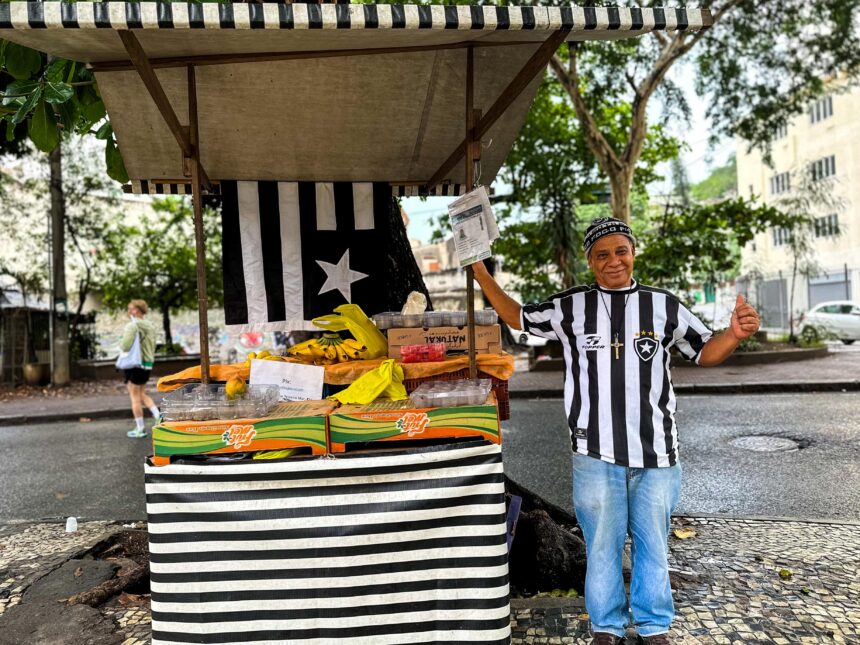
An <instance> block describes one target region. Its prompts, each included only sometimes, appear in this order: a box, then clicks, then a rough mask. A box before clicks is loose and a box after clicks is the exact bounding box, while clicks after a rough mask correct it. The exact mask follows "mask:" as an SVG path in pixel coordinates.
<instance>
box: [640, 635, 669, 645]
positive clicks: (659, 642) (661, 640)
mask: <svg viewBox="0 0 860 645" xmlns="http://www.w3.org/2000/svg"><path fill="white" fill-rule="evenodd" d="M639 639H640V640H641V642H642V643H645V645H672V641H670V640H669V634H654V635H653V636H640V637H639Z"/></svg>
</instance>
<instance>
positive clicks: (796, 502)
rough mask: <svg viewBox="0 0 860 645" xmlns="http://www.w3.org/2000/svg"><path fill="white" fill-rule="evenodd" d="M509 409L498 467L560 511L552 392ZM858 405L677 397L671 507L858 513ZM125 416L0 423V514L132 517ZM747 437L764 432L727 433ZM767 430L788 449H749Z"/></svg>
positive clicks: (133, 458)
mask: <svg viewBox="0 0 860 645" xmlns="http://www.w3.org/2000/svg"><path fill="white" fill-rule="evenodd" d="M511 408H512V418H511V420H510V421H507V422H505V423H504V432H503V437H504V439H503V451H504V458H505V469H506V472H507V473H508V475H509V476H510V477H512V478H513V479H514V480H515V481H517V482H519V483H520V484H522V485H524V486H526V487H527V488H530V489H532V490H534V491H535V492H538V493H539V494H541V495H542V496H543V497H545V498H547V499H549V500H550V501H552V502H553V503H555V504H557V505H559V506H561V507H563V508H566V509H568V510H572V509H571V503H570V488H571V479H570V447H569V441H568V438H567V434H566V431H565V430H564V427H563V419H564V415H563V412H562V402H561V400H540V401H534V400H514V401H512V406H511ZM858 410H860V394H858V393H844V394H839V393H833V394H800V395H799V394H790V395H766V396H758V395H738V396H682V397H680V398H679V402H678V423H679V426H680V436H681V450H682V462H683V464H684V469H685V470H684V486H683V492H682V496H681V502H680V506H679V509H678V510H679V512H683V513H690V514H713V513H727V514H731V515H740V516H774V517H792V518H806V519H842V520H860V414H858ZM128 427H129V424H128V423H127V422H125V421H117V420H108V421H93V422H83V423H79V422H71V423H55V424H48V425H29V426H17V427H0V521H5V520H34V519H42V518H57V517H67V516H69V515H74V516H76V517H79V518H84V519H108V520H135V519H144V518H145V516H146V513H145V506H144V491H143V459H144V457H145V456H146V454H147V453H148V452H149V450H150V443H149V440H148V439H147V440H132V439H128V438H127V437H126V436H125V432H126V430H127V429H128ZM748 436H759V437H762V436H763V437H765V438H766V440H765V441H764V442H762V440H760V439H753V440H750V439H742V441H741V445H735V444H733V443H732V441H733V440H736V439H738V438H743V437H748ZM773 439H777V440H779V439H790V440H793V441H795V442H797V445H798V446H800V448H799V449H796V450H793V451H790V452H757V451H753V450H750V449H749V447H750V446H751V447H761V446H760V445H758V444H762V443H763V444H764V447H769V443H770V440H773ZM743 442H751V444H750V445H748V446H747V447H743Z"/></svg>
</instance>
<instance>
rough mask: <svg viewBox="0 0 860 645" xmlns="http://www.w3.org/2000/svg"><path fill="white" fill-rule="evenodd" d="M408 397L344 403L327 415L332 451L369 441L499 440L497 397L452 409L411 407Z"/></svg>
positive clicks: (491, 394)
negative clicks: (359, 403)
mask: <svg viewBox="0 0 860 645" xmlns="http://www.w3.org/2000/svg"><path fill="white" fill-rule="evenodd" d="M411 405H412V403H411V401H410V400H408V399H407V400H406V401H388V400H384V399H380V400H377V401H374V402H373V403H371V404H370V405H343V406H341V407H340V408H338V409H337V410H335V411H334V412H333V413H332V414H331V416H329V440H330V444H329V445H330V448H331V452H333V453H337V452H345V451H346V446H347V444H350V443H358V442H368V441H409V440H416V439H447V438H451V437H475V436H479V437H483V438H485V439H489V440H490V441H492V442H494V443H501V442H502V434H501V426H500V424H499V415H498V408H497V406H496V398H495V396H494V395H493V393H492V392H490V394H489V396H488V397H487V401H486V403H484V404H483V405H471V406H460V407H453V408H413V407H411Z"/></svg>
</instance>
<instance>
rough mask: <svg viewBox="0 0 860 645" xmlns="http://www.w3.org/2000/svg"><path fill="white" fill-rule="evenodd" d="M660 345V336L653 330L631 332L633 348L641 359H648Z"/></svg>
mask: <svg viewBox="0 0 860 645" xmlns="http://www.w3.org/2000/svg"><path fill="white" fill-rule="evenodd" d="M659 346H660V336H659V335H658V334H655V333H654V332H653V331H645V330H644V329H643V330H642V331H637V332H636V333H635V334H633V348H634V349H635V350H636V355H637V356H639V358H641V359H642V360H643V361H650V360H651V359H652V358H653V357H654V354H656V353H657V348H658V347H659Z"/></svg>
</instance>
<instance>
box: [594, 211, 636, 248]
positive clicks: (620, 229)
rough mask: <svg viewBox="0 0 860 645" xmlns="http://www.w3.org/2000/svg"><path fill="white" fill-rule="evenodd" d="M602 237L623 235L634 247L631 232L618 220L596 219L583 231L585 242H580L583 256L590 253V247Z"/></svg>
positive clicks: (612, 218) (608, 218)
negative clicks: (583, 251)
mask: <svg viewBox="0 0 860 645" xmlns="http://www.w3.org/2000/svg"><path fill="white" fill-rule="evenodd" d="M604 235H624V236H626V237H627V238H629V239H630V242H631V243H632V244H633V245H634V246H635V245H636V238H635V237H633V231H631V230H630V227H629V226H627V224H625V223H624V222H622V221H621V220H620V219H615V218H614V217H598V218H596V219H593V220H591V224H589V225H588V229H587V230H586V231H585V240H583V242H582V248H583V250H585V254H586V255H588V252H589V251H591V247H592V246H594V243H595V242H597V240H599V239H600V238H601V237H603V236H604Z"/></svg>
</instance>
